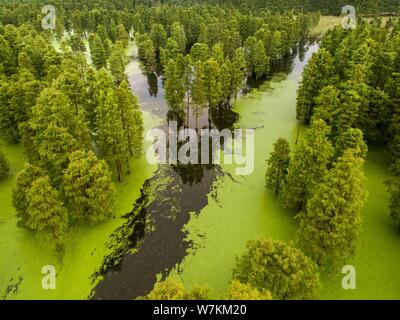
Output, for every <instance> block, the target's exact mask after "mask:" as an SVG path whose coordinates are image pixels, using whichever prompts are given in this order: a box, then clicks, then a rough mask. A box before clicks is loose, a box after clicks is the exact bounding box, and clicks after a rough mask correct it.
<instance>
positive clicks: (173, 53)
mask: <svg viewBox="0 0 400 320" xmlns="http://www.w3.org/2000/svg"><path fill="white" fill-rule="evenodd" d="M179 53H181V52H180V51H179V45H178V43H177V42H176V41H175V40H173V39H172V38H168V39H167V44H166V46H165V49H164V48H161V50H160V61H161V64H162V66H163V68H164V70H165V68H166V67H167V65H168V63H169V61H170V60H171V59H172V60H175V59H176V57H177V55H178V54H179Z"/></svg>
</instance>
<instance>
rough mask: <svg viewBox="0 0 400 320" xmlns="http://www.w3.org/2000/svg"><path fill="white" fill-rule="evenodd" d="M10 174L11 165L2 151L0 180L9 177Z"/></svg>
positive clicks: (0, 156) (0, 152) (0, 155)
mask: <svg viewBox="0 0 400 320" xmlns="http://www.w3.org/2000/svg"><path fill="white" fill-rule="evenodd" d="M9 172H10V164H9V163H8V160H7V158H6V155H5V154H4V153H3V152H2V151H1V150H0V180H1V179H4V178H5V177H7V176H8V174H9Z"/></svg>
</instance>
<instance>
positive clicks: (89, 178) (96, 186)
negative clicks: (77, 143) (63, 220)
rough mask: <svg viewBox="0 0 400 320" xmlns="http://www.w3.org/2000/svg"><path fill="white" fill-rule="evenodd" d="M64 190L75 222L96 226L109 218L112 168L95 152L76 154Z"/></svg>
mask: <svg viewBox="0 0 400 320" xmlns="http://www.w3.org/2000/svg"><path fill="white" fill-rule="evenodd" d="M62 181H63V183H62V189H63V193H64V195H65V199H66V204H67V206H68V208H69V209H70V213H71V216H72V218H73V219H76V220H79V221H84V222H87V223H89V224H96V223H98V222H100V221H103V220H105V219H106V218H108V217H109V216H110V214H111V212H112V206H113V185H112V183H111V175H110V173H109V170H108V166H107V164H106V163H105V161H103V160H98V159H97V158H96V156H95V154H94V153H93V152H92V151H89V152H85V151H75V152H73V153H71V154H70V155H69V165H68V167H67V169H65V170H64V173H63V180H62Z"/></svg>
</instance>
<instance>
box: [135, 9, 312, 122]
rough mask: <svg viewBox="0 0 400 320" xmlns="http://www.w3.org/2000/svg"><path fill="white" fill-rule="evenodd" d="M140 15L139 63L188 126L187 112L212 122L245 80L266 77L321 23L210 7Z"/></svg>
mask: <svg viewBox="0 0 400 320" xmlns="http://www.w3.org/2000/svg"><path fill="white" fill-rule="evenodd" d="M142 15H143V17H141V20H140V23H138V24H137V26H136V29H135V30H137V33H136V40H137V43H138V47H139V50H138V52H139V57H140V59H141V60H142V62H143V65H144V67H145V70H146V72H147V73H156V72H161V73H162V74H163V77H164V80H165V82H164V84H165V98H166V100H167V102H168V104H169V107H170V110H171V111H172V112H174V113H176V114H184V113H185V112H186V118H187V121H188V119H189V113H190V109H191V107H192V109H193V113H194V115H195V116H196V118H197V117H198V116H199V115H200V114H201V113H202V110H203V109H206V108H208V110H209V119H210V114H211V110H212V109H214V108H216V107H218V106H221V105H225V106H226V105H228V106H229V104H230V101H231V99H232V98H233V97H236V96H237V95H238V93H239V92H240V90H241V89H242V88H243V86H244V84H245V80H246V78H247V77H248V76H252V77H255V78H260V77H264V76H266V75H268V73H269V70H270V67H271V65H273V64H275V63H277V62H278V61H280V60H281V59H283V58H284V57H285V56H286V55H288V54H289V53H291V51H292V50H293V48H294V47H295V46H296V45H297V43H298V42H299V41H301V40H302V39H305V38H306V36H307V34H308V32H309V31H310V29H311V27H312V26H314V25H315V24H316V23H318V20H319V16H318V15H317V14H301V15H297V16H294V15H292V14H285V15H279V14H271V13H262V14H259V15H256V14H243V13H241V12H240V11H238V10H234V9H222V8H212V10H211V9H210V8H209V7H199V8H197V7H189V8H186V7H184V8H182V7H161V8H159V7H157V8H150V9H147V10H143V12H142ZM188 17H190V20H188ZM172 19H173V20H172ZM169 21H174V22H172V23H171V24H169Z"/></svg>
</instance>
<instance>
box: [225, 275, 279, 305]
mask: <svg viewBox="0 0 400 320" xmlns="http://www.w3.org/2000/svg"><path fill="white" fill-rule="evenodd" d="M226 299H227V300H272V296H271V293H269V292H268V291H266V290H262V291H260V290H258V289H257V288H254V287H252V286H251V285H249V284H246V283H241V282H240V281H238V280H232V282H231V285H230V286H229V290H228V294H227V297H226Z"/></svg>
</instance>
